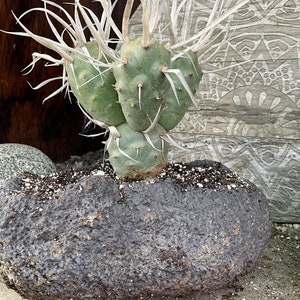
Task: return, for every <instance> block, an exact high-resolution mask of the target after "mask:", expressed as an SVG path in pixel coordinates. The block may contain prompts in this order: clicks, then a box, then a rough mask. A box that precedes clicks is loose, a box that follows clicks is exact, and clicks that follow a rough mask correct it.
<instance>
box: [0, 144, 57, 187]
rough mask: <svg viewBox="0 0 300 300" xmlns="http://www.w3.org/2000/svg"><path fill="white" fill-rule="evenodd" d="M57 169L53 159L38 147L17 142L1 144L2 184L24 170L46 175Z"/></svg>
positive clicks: (0, 173)
mask: <svg viewBox="0 0 300 300" xmlns="http://www.w3.org/2000/svg"><path fill="white" fill-rule="evenodd" d="M55 170H56V167H55V165H54V163H53V162H52V160H51V159H50V158H49V157H48V156H47V155H45V154H44V153H43V152H42V151H40V150H38V149H37V148H34V147H32V146H28V145H24V144H17V143H7V144H0V185H1V183H3V182H4V181H5V180H7V179H9V178H12V177H14V176H17V175H18V174H20V173H23V172H30V173H33V174H38V175H46V174H49V173H51V172H55Z"/></svg>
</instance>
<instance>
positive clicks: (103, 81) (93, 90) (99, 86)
mask: <svg viewBox="0 0 300 300" xmlns="http://www.w3.org/2000/svg"><path fill="white" fill-rule="evenodd" d="M76 49H77V50H78V52H79V53H77V52H74V53H72V54H71V57H72V58H73V61H72V62H69V61H67V62H66V72H67V75H68V82H69V85H70V87H71V90H72V92H73V94H74V95H75V97H76V98H77V101H78V102H79V104H80V105H81V106H82V107H83V108H84V110H85V111H86V112H87V113H88V114H89V115H90V116H91V117H92V118H93V119H95V120H97V121H99V122H102V123H104V124H106V125H107V126H117V125H119V124H121V123H123V122H124V121H125V118H124V115H123V112H122V108H121V106H120V104H119V103H118V95H117V92H116V91H115V90H114V88H113V86H114V84H115V82H116V80H115V77H114V75H113V73H112V72H111V71H110V70H109V69H107V68H105V67H103V66H101V65H97V63H96V62H97V61H100V62H106V58H105V56H104V55H102V53H101V51H99V46H98V44H97V43H96V41H90V42H88V43H87V44H86V45H85V50H86V51H85V52H83V50H82V48H76ZM81 53H82V54H81ZM99 55H100V57H99Z"/></svg>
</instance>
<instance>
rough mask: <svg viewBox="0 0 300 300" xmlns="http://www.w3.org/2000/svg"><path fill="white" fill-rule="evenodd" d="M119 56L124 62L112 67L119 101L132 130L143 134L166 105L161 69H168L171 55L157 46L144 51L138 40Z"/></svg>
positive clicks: (166, 90)
mask: <svg viewBox="0 0 300 300" xmlns="http://www.w3.org/2000/svg"><path fill="white" fill-rule="evenodd" d="M120 55H121V57H122V59H124V61H126V63H125V64H123V65H120V64H116V65H115V67H114V68H113V73H114V75H115V78H116V90H117V91H118V95H119V101H120V104H121V106H122V110H123V113H124V116H125V118H126V121H127V122H128V124H129V125H130V126H131V128H132V129H134V130H138V131H144V130H146V129H147V128H149V127H150V125H152V123H153V121H154V120H155V119H158V117H159V115H160V111H161V110H162V108H163V106H164V105H165V102H166V96H167V93H168V91H169V88H170V84H169V82H168V80H167V78H166V76H165V75H164V73H163V71H162V69H163V68H164V67H167V68H168V67H170V64H171V53H170V51H168V50H167V49H166V48H165V47H164V46H163V45H161V44H159V43H153V44H152V45H150V46H149V47H147V48H143V47H142V45H141V38H138V39H136V40H133V41H128V42H127V43H125V44H124V45H123V46H122V47H121V49H120ZM154 123H155V122H154Z"/></svg>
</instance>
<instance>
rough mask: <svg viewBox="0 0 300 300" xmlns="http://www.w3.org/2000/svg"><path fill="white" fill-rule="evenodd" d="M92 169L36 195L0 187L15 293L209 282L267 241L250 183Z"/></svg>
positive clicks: (263, 213) (144, 293) (267, 226)
mask: <svg viewBox="0 0 300 300" xmlns="http://www.w3.org/2000/svg"><path fill="white" fill-rule="evenodd" d="M98 174H99V175H95V173H94V175H90V176H83V177H82V178H80V179H79V181H78V182H74V183H72V184H68V185H66V186H65V187H61V188H60V189H59V190H55V191H53V193H52V195H50V196H49V197H48V198H44V199H41V197H40V196H36V195H34V193H31V194H30V193H25V192H24V191H22V189H23V186H24V182H23V181H24V178H23V179H22V178H16V179H12V180H10V181H8V182H7V183H6V185H5V187H4V188H2V189H0V248H1V249H0V274H1V276H2V277H3V279H4V280H5V281H6V283H7V284H8V285H9V286H11V287H13V288H14V289H15V290H17V291H18V292H19V293H20V294H21V295H23V296H24V297H26V298H28V299H31V300H34V299H43V300H48V299H51V300H52V299H64V300H65V299H74V300H81V299H145V298H146V299H147V298H148V297H149V298H150V297H151V296H164V295H169V296H170V295H182V294H189V293H193V292H194V291H201V290H207V289H216V288H219V287H222V286H225V285H226V284H228V283H230V282H232V281H234V279H235V278H236V276H238V275H240V274H243V273H245V272H247V271H249V270H250V269H251V268H252V267H254V266H255V262H256V261H257V259H258V257H259V255H260V254H261V252H262V250H263V249H264V247H265V246H266V243H267V242H268V239H269V236H270V231H271V220H270V215H269V210H268V204H267V200H266V198H265V197H264V196H263V194H262V193H261V192H260V190H258V189H257V188H256V187H255V186H254V185H252V184H251V183H245V182H236V183H234V184H233V183H232V184H230V185H229V184H226V185H225V184H221V185H220V186H219V187H218V188H201V187H196V186H189V185H188V186H182V185H181V184H180V183H178V181H176V182H175V180H174V179H160V180H156V181H155V180H154V182H151V183H150V182H145V181H141V182H132V183H126V182H119V181H117V180H115V179H114V178H112V177H110V176H104V175H103V172H98ZM229 186H230V188H229ZM140 297H144V298H140Z"/></svg>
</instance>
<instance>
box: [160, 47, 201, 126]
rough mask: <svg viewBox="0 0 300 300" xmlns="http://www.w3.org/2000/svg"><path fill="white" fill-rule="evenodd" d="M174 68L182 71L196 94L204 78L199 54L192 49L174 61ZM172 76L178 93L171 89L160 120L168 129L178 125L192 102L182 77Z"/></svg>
mask: <svg viewBox="0 0 300 300" xmlns="http://www.w3.org/2000/svg"><path fill="white" fill-rule="evenodd" d="M172 69H178V70H180V71H181V73H182V75H183V76H184V79H185V81H186V82H187V84H188V85H189V87H190V89H191V92H192V93H193V94H195V92H196V89H197V86H198V84H199V82H200V80H201V78H202V71H201V68H200V66H199V63H198V58H197V55H196V54H195V53H193V52H192V51H188V52H187V53H185V54H184V55H183V56H181V57H179V58H177V59H176V60H175V61H173V62H172ZM171 78H172V79H173V81H174V84H175V88H176V94H177V95H175V93H174V91H173V89H170V90H169V93H168V98H167V103H166V106H165V108H164V111H163V113H162V114H161V117H160V119H159V121H158V122H159V124H160V125H162V126H163V127H164V128H165V129H166V130H171V129H173V128H174V127H175V126H177V124H178V123H179V122H180V121H181V119H182V118H183V116H184V114H185V113H186V111H187V109H188V107H189V106H190V105H191V104H192V100H191V97H190V95H189V94H188V92H187V91H186V89H185V87H184V86H183V84H182V82H181V81H180V79H179V78H178V77H177V76H176V75H175V74H172V75H171ZM176 96H177V97H176Z"/></svg>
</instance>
